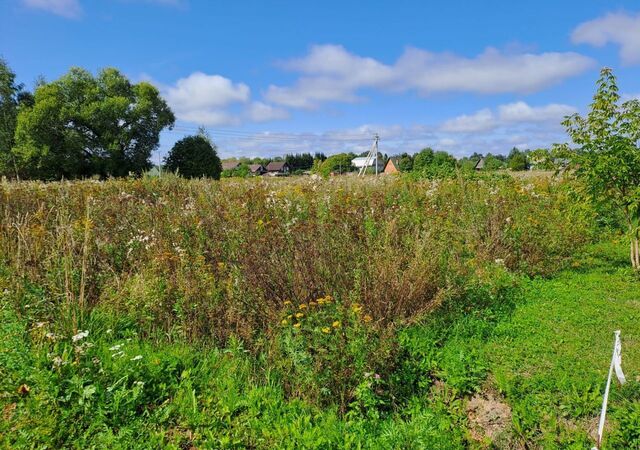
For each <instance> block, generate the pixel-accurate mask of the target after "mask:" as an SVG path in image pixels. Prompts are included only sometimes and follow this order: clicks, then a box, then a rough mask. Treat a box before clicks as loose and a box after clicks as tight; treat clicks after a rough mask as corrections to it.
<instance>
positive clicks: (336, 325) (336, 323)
mask: <svg viewBox="0 0 640 450" xmlns="http://www.w3.org/2000/svg"><path fill="white" fill-rule="evenodd" d="M331 326H332V327H333V328H338V327H339V326H340V321H339V320H336V321H335V322H333V323H332V324H331Z"/></svg>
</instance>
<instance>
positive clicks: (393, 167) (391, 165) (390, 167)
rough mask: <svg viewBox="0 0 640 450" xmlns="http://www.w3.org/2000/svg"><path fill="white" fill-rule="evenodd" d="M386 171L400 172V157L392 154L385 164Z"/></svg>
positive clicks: (388, 172)
mask: <svg viewBox="0 0 640 450" xmlns="http://www.w3.org/2000/svg"><path fill="white" fill-rule="evenodd" d="M384 173H385V174H391V173H400V157H398V156H392V157H391V158H389V160H388V161H387V164H385V166H384Z"/></svg>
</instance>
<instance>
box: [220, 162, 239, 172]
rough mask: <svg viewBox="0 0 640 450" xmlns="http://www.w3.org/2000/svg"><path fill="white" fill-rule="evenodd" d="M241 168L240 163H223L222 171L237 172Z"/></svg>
mask: <svg viewBox="0 0 640 450" xmlns="http://www.w3.org/2000/svg"><path fill="white" fill-rule="evenodd" d="M238 167H240V163H239V162H238V161H222V170H235V169H237V168H238Z"/></svg>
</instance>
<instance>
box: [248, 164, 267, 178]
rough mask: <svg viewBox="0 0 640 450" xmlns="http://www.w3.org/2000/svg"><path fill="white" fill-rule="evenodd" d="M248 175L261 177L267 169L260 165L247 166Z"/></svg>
mask: <svg viewBox="0 0 640 450" xmlns="http://www.w3.org/2000/svg"><path fill="white" fill-rule="evenodd" d="M249 173H250V174H251V175H256V176H258V175H263V174H265V173H267V169H266V168H265V167H264V166H263V165H262V164H249Z"/></svg>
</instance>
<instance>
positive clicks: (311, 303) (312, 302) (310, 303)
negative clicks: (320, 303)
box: [309, 300, 317, 306]
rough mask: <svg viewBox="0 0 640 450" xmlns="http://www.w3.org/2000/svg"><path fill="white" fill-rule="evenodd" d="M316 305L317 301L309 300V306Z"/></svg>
mask: <svg viewBox="0 0 640 450" xmlns="http://www.w3.org/2000/svg"><path fill="white" fill-rule="evenodd" d="M316 305H317V303H316V302H314V301H313V300H312V301H310V302H309V306H316Z"/></svg>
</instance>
